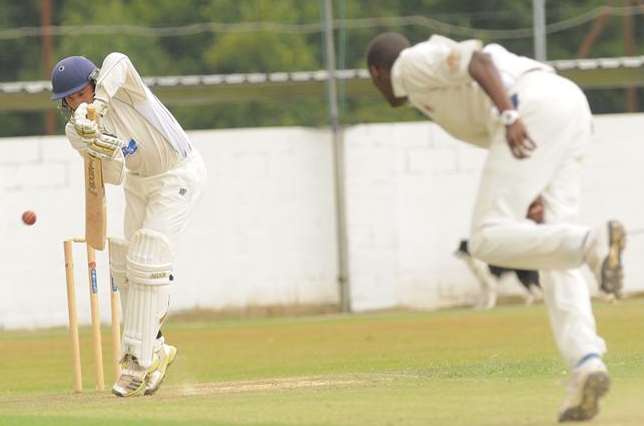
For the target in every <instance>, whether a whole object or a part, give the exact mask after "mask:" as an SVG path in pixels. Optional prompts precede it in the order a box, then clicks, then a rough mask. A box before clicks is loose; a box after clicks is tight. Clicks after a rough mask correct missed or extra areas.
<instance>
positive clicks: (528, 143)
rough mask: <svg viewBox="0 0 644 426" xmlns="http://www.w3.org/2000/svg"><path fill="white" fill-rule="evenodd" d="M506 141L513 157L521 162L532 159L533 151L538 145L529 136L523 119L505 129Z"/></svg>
mask: <svg viewBox="0 0 644 426" xmlns="http://www.w3.org/2000/svg"><path fill="white" fill-rule="evenodd" d="M505 139H506V140H507V141H508V145H509V146H510V151H512V155H514V157H515V158H518V159H520V160H521V159H524V158H528V157H530V154H532V151H534V150H535V149H536V148H537V144H536V143H534V141H533V140H532V138H530V135H528V130H527V129H526V128H525V126H524V125H523V121H521V119H518V120H517V121H515V122H514V123H513V124H511V125H509V126H506V127H505Z"/></svg>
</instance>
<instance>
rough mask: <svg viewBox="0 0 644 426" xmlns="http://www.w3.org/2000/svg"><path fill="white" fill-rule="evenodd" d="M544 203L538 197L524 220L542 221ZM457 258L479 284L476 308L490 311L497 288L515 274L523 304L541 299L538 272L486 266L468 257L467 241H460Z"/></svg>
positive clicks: (494, 301)
mask: <svg viewBox="0 0 644 426" xmlns="http://www.w3.org/2000/svg"><path fill="white" fill-rule="evenodd" d="M543 203H544V201H543V198H542V197H541V196H538V197H537V198H536V199H535V200H534V201H533V202H532V204H530V206H529V207H528V212H527V214H526V218H527V219H530V220H532V221H534V222H536V223H543V221H544V204H543ZM454 254H455V255H456V256H457V257H459V258H461V259H463V260H464V261H465V263H466V264H467V266H468V267H469V269H470V270H471V271H472V273H473V274H474V276H475V277H476V278H477V279H478V280H479V283H480V284H481V297H480V298H479V301H478V302H477V303H476V307H478V308H482V309H490V308H493V307H494V306H495V305H496V299H497V291H498V290H497V287H498V284H499V283H500V282H501V281H503V280H504V277H505V276H507V275H509V274H510V275H511V274H515V275H516V278H517V279H518V280H519V282H520V283H521V285H522V286H523V287H524V288H525V290H526V291H525V303H526V305H531V304H532V303H533V302H534V301H535V300H537V299H540V298H541V297H542V293H541V285H540V283H539V271H530V270H524V269H510V268H502V267H500V266H494V265H488V264H486V263H484V262H483V261H481V260H478V259H475V258H473V257H472V256H471V255H470V252H469V250H468V248H467V240H461V242H460V244H459V246H458V249H457V250H456V253H454Z"/></svg>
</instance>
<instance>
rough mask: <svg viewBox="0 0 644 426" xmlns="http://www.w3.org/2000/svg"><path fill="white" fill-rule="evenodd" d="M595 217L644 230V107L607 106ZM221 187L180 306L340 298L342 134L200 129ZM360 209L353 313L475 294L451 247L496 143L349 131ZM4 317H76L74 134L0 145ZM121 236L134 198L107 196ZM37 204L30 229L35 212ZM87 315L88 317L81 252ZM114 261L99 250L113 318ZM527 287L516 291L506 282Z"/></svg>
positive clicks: (202, 228)
mask: <svg viewBox="0 0 644 426" xmlns="http://www.w3.org/2000/svg"><path fill="white" fill-rule="evenodd" d="M596 125H597V126H596V130H597V132H596V136H595V140H594V142H593V144H592V147H591V151H590V153H589V157H588V166H587V168H586V176H585V182H584V205H583V215H582V218H581V220H582V222H583V223H586V224H594V223H597V222H598V221H600V220H604V219H605V218H606V217H609V216H610V217H612V216H615V217H619V218H621V219H623V220H624V222H625V223H626V225H627V226H628V227H629V228H630V229H644V215H642V213H641V212H642V211H644V195H641V194H640V193H638V189H637V188H638V186H639V183H640V182H642V181H644V167H642V166H641V164H640V163H641V162H642V160H641V159H642V158H644V145H643V144H642V136H641V135H643V134H644V114H632V115H614V116H599V117H598V118H597V120H596ZM191 137H192V139H193V140H194V142H195V144H196V146H197V147H198V149H199V150H200V152H201V153H202V155H203V156H204V159H205V160H206V164H207V167H208V169H209V173H210V176H209V184H208V187H207V190H206V193H205V196H204V199H203V201H202V204H201V205H200V207H199V209H198V210H197V212H196V213H195V216H194V219H193V222H192V224H191V226H190V228H189V230H188V232H187V234H186V235H185V238H184V241H183V246H182V247H181V250H180V253H179V256H178V259H177V277H178V280H177V286H176V287H175V292H174V298H173V304H174V308H175V309H184V308H190V307H194V306H201V307H208V308H215V309H218V308H235V307H245V306H253V305H284V304H325V303H335V302H337V295H338V289H337V283H336V276H337V261H336V256H337V255H336V249H337V246H336V241H335V235H336V234H335V217H334V214H335V212H334V206H333V179H332V171H333V168H332V151H331V145H330V144H331V138H330V135H329V134H328V133H327V132H325V131H322V130H314V129H301V128H271V129H267V128H262V129H245V130H220V131H201V132H192V133H191ZM345 141H346V146H347V152H346V156H347V158H346V164H347V197H348V200H347V207H348V218H347V219H348V232H349V253H350V273H351V280H352V281H351V284H352V291H351V296H352V304H353V307H354V308H355V309H356V310H367V309H375V308H386V307H392V306H410V307H422V308H428V307H431V308H434V307H440V306H450V305H454V304H460V303H467V302H471V301H472V300H473V299H474V298H475V296H476V294H477V285H476V283H475V281H474V279H473V278H472V277H471V276H470V274H469V272H468V271H467V270H466V268H465V266H464V265H463V264H462V263H461V262H460V261H459V260H458V259H456V258H454V256H452V253H453V251H454V249H455V248H456V245H457V243H458V240H459V239H460V238H462V237H464V236H466V234H467V230H468V228H469V218H470V211H471V208H472V204H473V201H474V194H475V192H476V188H477V180H478V174H479V170H480V167H481V164H482V162H483V159H484V155H485V152H484V151H482V150H479V149H477V148H473V147H470V146H468V145H465V144H462V143H459V142H455V141H453V140H451V138H449V137H448V136H447V135H446V134H445V133H444V132H442V131H441V130H440V129H438V128H437V127H436V126H434V125H433V124H431V123H427V122H420V123H400V124H374V125H361V126H355V127H351V128H349V129H347V131H346V135H345ZM0 186H2V187H4V188H5V193H4V196H3V198H2V199H0V212H1V214H2V215H3V217H2V220H1V221H0V224H2V225H4V231H0V267H1V268H2V272H1V273H0V295H1V296H0V327H8V328H14V327H33V326H44V325H62V324H65V322H66V321H67V307H66V298H65V275H64V264H63V252H62V241H63V239H65V238H68V237H70V236H78V235H81V234H82V233H83V229H84V224H83V221H84V218H83V199H82V194H83V190H82V167H81V163H80V161H79V158H78V157H77V155H76V154H75V153H74V152H73V151H72V150H71V148H70V147H69V146H68V144H67V143H66V142H65V141H64V139H63V138H62V137H32V138H8V139H4V140H0ZM108 196H109V210H110V221H111V222H110V224H109V230H110V233H111V234H112V235H120V234H121V232H120V230H121V228H122V219H121V216H122V214H121V212H122V209H123V198H122V195H121V193H120V191H119V189H118V188H116V189H110V190H109V194H108ZM27 209H32V210H35V211H36V212H37V213H38V216H39V218H38V222H37V224H36V225H35V226H33V227H27V226H24V225H22V224H21V223H20V215H21V213H22V211H24V210H27ZM643 256H644V236H642V237H641V238H640V237H639V236H633V237H632V238H631V239H630V240H629V247H628V250H627V252H626V260H625V261H626V267H627V268H628V269H627V275H626V290H627V291H641V290H644V262H640V261H639V259H642V257H643ZM75 260H76V264H77V292H78V301H79V315H80V317H81V320H83V321H87V320H88V318H89V308H88V301H87V299H88V298H87V281H86V278H85V275H84V271H85V269H84V268H83V267H82V266H83V265H82V263H83V262H84V254H83V253H82V252H81V250H80V248H79V249H78V250H77V252H76V259H75ZM106 264H107V259H105V257H104V255H103V256H99V273H100V277H101V278H103V281H102V283H100V284H102V285H101V286H100V287H101V291H102V293H103V294H102V296H103V297H102V305H101V307H102V310H103V317H104V318H107V310H108V309H109V303H108V298H107V290H108V288H107V287H108V286H107V281H106V278H107V274H108V273H107V269H106ZM505 291H506V292H516V291H517V288H506V289H505Z"/></svg>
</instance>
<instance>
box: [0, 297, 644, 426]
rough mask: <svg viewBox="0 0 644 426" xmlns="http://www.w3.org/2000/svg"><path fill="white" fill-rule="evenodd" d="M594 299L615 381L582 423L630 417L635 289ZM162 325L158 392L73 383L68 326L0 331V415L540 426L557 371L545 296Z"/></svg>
mask: <svg viewBox="0 0 644 426" xmlns="http://www.w3.org/2000/svg"><path fill="white" fill-rule="evenodd" d="M595 311H596V314H597V320H598V325H599V329H600V333H601V334H602V335H603V336H604V337H605V339H606V340H607V343H608V346H609V354H608V356H607V357H606V363H607V365H608V367H609V369H610V371H611V374H612V378H613V388H612V391H611V393H610V394H609V395H608V397H607V398H606V399H605V400H604V403H603V405H602V412H601V413H600V415H599V416H598V417H597V418H596V419H595V420H594V421H593V422H592V424H595V425H606V426H608V425H610V426H627V425H633V426H635V425H638V426H640V425H642V424H644V404H643V403H642V400H643V399H644V398H643V397H644V328H643V326H644V301H643V300H642V299H635V300H629V301H624V302H621V303H619V304H616V305H607V304H597V305H596V306H595ZM104 331H105V335H104V345H105V348H104V351H105V372H106V376H107V377H106V378H107V380H108V382H110V381H111V380H112V376H111V364H110V361H111V360H110V352H109V347H108V346H107V343H109V338H108V332H109V330H107V329H106V330H104ZM166 336H167V338H168V341H169V342H171V343H173V344H175V345H177V346H178V348H179V355H178V357H177V361H176V362H175V364H174V365H173V366H172V367H171V369H170V370H169V377H168V380H167V381H166V383H165V384H164V386H163V387H162V388H161V390H160V391H159V393H158V394H157V395H155V396H153V397H144V398H133V399H117V398H115V397H113V396H111V395H110V394H109V392H107V391H105V392H96V391H93V390H86V392H85V393H83V394H77V395H75V394H72V393H71V391H70V389H71V381H72V377H71V360H70V354H69V344H68V336H67V331H66V330H65V329H51V330H42V331H33V332H26V331H15V332H14V331H11V332H6V331H5V332H2V331H0V384H1V389H0V425H2V426H9V425H21V426H22V425H48V426H49V425H65V426H69V425H110V426H114V425H206V424H207V425H256V426H269V425H320V426H323V425H383V426H384V425H425V426H426V425H432V426H466V425H467V426H478V425H490V426H492V425H494V426H506V425H507V426H517V425H535V426H536V425H550V424H556V422H555V420H556V414H557V411H558V408H559V404H560V402H561V399H562V397H563V392H564V388H563V386H562V384H563V380H564V379H565V378H566V373H565V371H564V368H563V365H562V363H561V361H560V360H559V356H558V354H557V352H556V350H555V348H554V345H553V343H552V339H551V335H550V329H549V326H548V323H547V319H546V315H545V310H544V307H543V306H534V307H529V308H526V307H523V306H503V307H499V308H496V309H494V310H492V311H485V312H481V311H473V310H461V309H459V310H448V311H440V312H387V313H378V314H365V315H353V316H350V315H323V316H312V317H299V318H272V319H250V320H249V319H245V320H220V321H194V320H193V321H179V320H174V321H172V320H171V321H170V323H169V324H168V326H167V327H166ZM83 337H84V339H83V345H84V347H83V349H84V355H83V356H84V385H85V388H86V389H91V388H92V366H91V352H90V350H89V342H88V330H84V332H83Z"/></svg>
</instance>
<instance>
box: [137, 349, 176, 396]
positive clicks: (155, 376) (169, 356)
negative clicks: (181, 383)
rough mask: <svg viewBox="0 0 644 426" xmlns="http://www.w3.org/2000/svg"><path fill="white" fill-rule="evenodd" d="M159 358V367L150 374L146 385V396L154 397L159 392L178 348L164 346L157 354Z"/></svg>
mask: <svg viewBox="0 0 644 426" xmlns="http://www.w3.org/2000/svg"><path fill="white" fill-rule="evenodd" d="M156 353H157V355H158V357H159V365H158V367H157V368H156V369H155V370H154V371H152V372H151V373H150V376H149V378H148V382H147V383H146V385H145V394H146V395H152V394H153V393H155V392H156V391H158V390H159V388H160V387H161V384H162V383H163V380H165V378H166V372H167V370H168V367H169V366H170V365H171V364H172V362H173V361H174V359H175V358H176V356H177V348H175V347H174V346H171V345H166V344H163V345H162V346H161V348H160V349H159V350H158V351H157V352H156Z"/></svg>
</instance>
